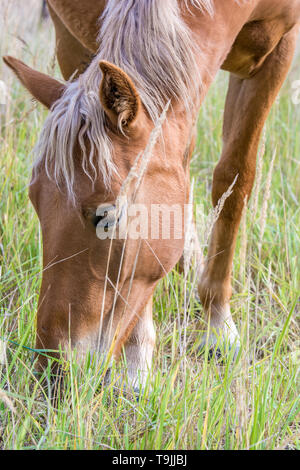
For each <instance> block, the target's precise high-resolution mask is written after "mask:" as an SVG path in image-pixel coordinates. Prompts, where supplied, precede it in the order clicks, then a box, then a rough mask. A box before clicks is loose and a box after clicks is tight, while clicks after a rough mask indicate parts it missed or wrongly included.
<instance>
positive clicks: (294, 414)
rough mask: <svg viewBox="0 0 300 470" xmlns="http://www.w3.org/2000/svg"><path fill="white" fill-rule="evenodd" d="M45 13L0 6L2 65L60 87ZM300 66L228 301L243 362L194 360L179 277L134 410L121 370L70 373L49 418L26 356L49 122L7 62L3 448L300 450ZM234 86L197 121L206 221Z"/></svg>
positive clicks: (284, 102) (221, 86)
mask: <svg viewBox="0 0 300 470" xmlns="http://www.w3.org/2000/svg"><path fill="white" fill-rule="evenodd" d="M25 4H26V6H24V5H25ZM38 4H39V2H38V1H34V0H30V1H26V2H22V1H21V0H9V1H8V0H1V3H0V51H1V55H4V54H11V55H14V56H16V57H18V58H20V59H22V60H24V61H25V62H26V63H28V64H29V65H31V66H33V67H35V68H37V69H39V70H41V71H44V72H48V73H51V74H52V75H54V76H57V77H60V74H59V70H58V68H57V66H56V65H55V61H54V52H55V47H54V32H53V30H52V25H51V23H50V22H49V23H48V22H46V23H43V24H40V23H39V21H38V14H37V9H36V7H37V5H38ZM28 5H29V7H28ZM31 7H32V8H31ZM299 66H300V58H299V57H297V58H296V59H295V62H294V65H293V68H292V70H291V73H290V75H289V78H288V80H287V81H286V83H285V85H284V87H283V89H282V91H281V93H280V96H279V98H278V100H277V102H276V103H275V105H274V107H273V109H272V112H271V115H270V117H269V119H268V122H267V124H266V127H265V137H264V139H263V142H262V145H261V150H260V154H259V159H258V176H257V183H256V186H255V189H254V193H253V195H252V198H251V201H250V204H249V208H248V209H247V210H246V211H245V214H244V217H243V221H242V225H241V229H240V236H239V241H238V246H237V250H236V256H235V261H234V281H233V286H234V295H233V298H232V311H233V317H234V319H235V321H236V323H237V325H238V329H239V331H240V333H241V340H242V352H241V355H240V357H239V359H238V361H237V362H236V363H234V364H231V363H230V362H228V363H227V364H224V365H223V366H220V365H218V364H217V363H214V362H210V363H209V362H208V361H207V354H206V355H204V356H199V355H197V353H196V348H195V347H194V346H195V344H197V331H199V329H201V309H200V312H199V305H198V304H197V302H196V301H194V300H193V299H192V300H191V302H190V305H189V308H188V309H187V308H186V305H187V296H186V292H187V291H189V290H190V287H191V286H190V283H191V281H190V280H189V279H184V278H182V277H181V276H180V275H179V274H178V273H177V272H175V271H174V272H172V273H171V274H170V275H169V276H168V277H167V278H165V279H164V280H163V281H162V282H161V283H160V285H159V287H158V289H157V291H156V295H155V304H154V316H155V320H156V321H155V324H156V332H157V341H156V349H155V355H154V361H153V370H152V373H151V374H150V376H149V381H148V385H147V387H146V389H145V391H144V393H143V394H142V396H141V398H140V400H139V402H137V401H136V400H135V399H134V397H131V396H130V395H128V394H127V395H124V394H123V393H120V394H116V393H115V392H114V381H115V379H117V375H118V371H113V373H112V384H111V385H110V386H105V387H103V385H102V378H103V374H104V372H105V371H104V370H103V366H102V368H101V369H99V365H98V364H90V365H88V364H87V365H86V367H84V368H83V367H79V366H78V364H77V363H76V361H75V360H74V361H71V362H70V364H69V366H68V372H69V374H68V379H67V383H66V387H65V393H64V396H63V398H62V400H61V401H60V402H59V403H58V404H57V406H56V407H52V406H51V401H50V397H49V395H47V391H45V389H43V388H42V386H41V383H40V381H39V379H38V378H36V376H35V375H34V364H33V353H32V352H31V351H30V350H28V349H25V348H23V346H26V347H28V348H33V347H34V335H35V321H36V309H37V300H38V292H39V285H40V280H41V276H40V272H41V268H42V266H41V259H42V258H41V234H40V231H39V224H38V219H37V216H36V215H35V213H34V210H33V208H32V207H31V204H30V202H29V199H28V195H27V189H28V182H29V178H30V173H31V164H32V159H33V157H32V153H31V152H32V148H33V146H34V143H35V142H36V139H37V136H38V133H39V131H40V129H41V126H42V124H43V121H44V119H45V116H46V112H45V111H44V110H43V109H42V107H41V106H40V105H37V104H36V103H33V102H32V101H31V99H30V97H29V95H28V94H27V93H26V92H25V91H24V89H23V88H22V87H21V85H19V83H18V81H17V80H16V79H15V78H14V77H13V75H12V73H11V72H10V71H9V70H7V68H5V66H4V64H2V63H0V80H3V81H4V82H5V83H6V85H7V89H8V96H7V105H6V107H4V106H3V105H2V106H1V105H0V109H1V111H0V112H1V115H0V116H1V135H0V155H1V158H0V188H1V198H0V212H1V244H0V257H1V284H0V290H1V294H0V299H1V304H0V306H1V311H0V337H2V339H3V338H5V344H6V350H7V361H6V363H5V364H3V365H1V364H0V449H139V450H140V449H161V450H162V449H169V450H172V449H254V450H255V449H300V435H299V416H300V413H299V412H300V402H299V364H300V357H299V303H298V304H297V302H298V297H299V285H300V283H299V226H300V223H299V222H300V221H299V196H300V185H299V154H300V105H298V106H296V105H295V104H293V101H292V94H293V90H292V83H293V82H294V81H295V80H299V79H300V76H299V68H300V67H299ZM226 83H227V76H226V75H225V74H223V73H222V74H220V75H219V76H218V80H217V81H216V82H215V84H214V85H213V87H212V89H211V90H210V92H209V95H208V97H207V100H206V102H205V105H204V106H203V108H202V110H201V113H200V116H199V133H198V143H197V149H196V153H195V155H194V157H193V161H192V176H193V178H194V181H195V188H194V192H195V201H196V202H197V203H201V204H202V205H203V209H204V213H205V214H206V216H207V214H208V213H209V211H210V208H211V203H210V187H211V181H212V170H213V167H214V165H215V164H216V162H217V160H218V156H219V154H220V150H221V128H222V113H223V105H224V99H225V90H226ZM270 186H271V190H270V191H269V187H270ZM201 236H203V238H205V237H204V232H203V234H201V233H200V237H201ZM12 341H13V342H15V343H16V344H14V343H13V342H12Z"/></svg>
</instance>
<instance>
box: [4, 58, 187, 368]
mask: <svg viewBox="0 0 300 470" xmlns="http://www.w3.org/2000/svg"><path fill="white" fill-rule="evenodd" d="M5 62H6V63H7V65H9V66H10V67H11V68H12V69H13V71H14V72H15V73H16V75H17V76H18V78H19V79H20V80H21V82H22V83H23V85H24V86H25V87H26V88H27V89H28V90H29V91H30V92H31V94H32V95H33V96H34V97H35V98H36V99H37V100H38V101H40V102H41V103H43V104H44V105H45V106H46V107H47V108H49V109H50V117H49V118H48V119H51V114H52V113H55V109H56V106H57V103H58V104H59V103H60V102H61V100H64V99H66V98H65V96H66V95H65V92H66V87H68V86H69V85H67V86H65V85H63V84H61V83H60V82H58V81H56V80H54V79H52V78H50V77H49V76H47V75H44V74H41V73H38V72H36V71H34V70H32V69H30V68H29V67H27V66H26V65H25V64H23V63H22V62H20V61H18V60H16V59H13V58H10V57H7V58H5ZM100 68H101V70H102V79H101V83H100V88H99V89H98V91H97V100H96V106H99V108H101V109H102V112H103V116H105V132H106V133H107V135H108V137H109V141H110V143H111V148H112V152H111V155H112V157H111V159H112V161H111V163H112V166H113V167H114V168H115V169H116V171H115V170H113V171H112V172H111V175H110V183H109V184H106V182H105V181H104V178H103V175H101V174H99V172H98V173H97V171H96V170H95V166H97V165H96V163H95V162H97V159H98V158H100V159H101V148H100V149H99V148H94V153H95V155H94V156H93V158H87V156H86V155H84V154H83V152H82V142H83V140H84V143H85V147H86V148H87V149H88V152H90V150H91V145H92V144H91V143H90V142H89V134H88V131H86V132H81V133H80V132H79V133H78V135H77V136H75V137H76V138H75V140H74V145H73V146H72V161H70V159H69V160H68V158H67V156H65V155H60V158H62V159H63V158H64V157H65V162H64V163H63V164H62V163H61V167H62V168H63V165H65V168H64V171H65V172H67V171H68V165H69V166H70V165H71V170H70V171H71V173H72V191H73V194H74V195H75V202H74V201H72V198H70V194H69V193H70V191H68V190H67V187H66V185H64V184H65V183H66V181H65V180H64V179H62V180H61V181H60V182H59V181H58V180H57V179H59V175H58V177H57V178H54V177H52V176H53V174H54V173H55V165H56V162H55V159H54V160H53V161H49V159H48V160H47V152H48V151H50V150H49V149H52V150H53V148H54V149H55V146H56V145H57V142H56V139H57V138H58V134H59V130H60V129H59V125H58V126H57V128H56V131H55V132H53V133H52V134H51V133H50V135H51V137H49V139H50V140H51V142H48V143H49V145H46V146H44V148H45V155H43V156H42V157H41V159H40V161H39V163H38V165H37V166H36V168H35V169H34V171H33V177H32V181H31V184H30V191H29V192H30V199H31V201H32V203H33V206H34V208H35V210H36V212H37V214H38V217H39V220H40V224H41V228H42V234H43V277H42V285H41V292H40V299H39V306H38V319H37V347H38V348H42V349H54V350H57V349H58V348H59V347H60V346H61V347H62V349H66V348H67V345H68V344H69V340H70V341H71V345H72V347H77V348H78V349H79V350H80V351H85V350H91V351H105V350H107V348H109V346H110V344H111V341H112V339H113V337H114V335H116V338H115V339H116V342H115V349H114V353H115V355H116V356H117V355H118V354H119V353H120V350H121V349H122V347H123V346H124V345H126V342H127V341H130V340H131V339H130V338H131V334H132V332H133V330H134V328H135V327H136V325H137V323H138V321H139V319H140V318H141V316H142V315H143V310H144V308H145V306H146V304H147V302H148V301H149V299H150V298H151V296H152V293H153V290H154V288H155V285H156V283H157V282H158V280H159V279H160V278H161V277H162V276H163V275H165V274H166V273H167V272H168V271H169V270H170V269H171V268H172V267H173V266H174V265H175V264H176V262H177V261H178V259H179V258H180V256H181V253H182V249H183V234H182V235H181V236H180V235H179V236H173V234H172V233H171V232H170V237H168V236H165V237H163V236H162V235H161V233H160V232H159V231H157V221H158V223H159V224H161V215H160V219H159V220H158V219H157V220H156V221H155V220H153V212H152V218H151V209H152V207H155V208H156V209H157V207H158V205H159V204H165V205H166V207H167V206H168V207H169V206H172V205H175V204H177V205H178V206H180V207H183V205H184V203H186V202H187V197H188V189H187V186H188V183H187V178H186V166H185V164H184V161H183V160H184V159H183V155H184V150H185V148H184V142H186V139H185V137H186V136H185V135H183V132H180V129H179V132H177V133H174V132H173V133H172V126H171V125H170V128H169V129H168V130H166V129H165V128H164V129H163V132H164V134H165V139H164V142H163V143H162V141H161V140H159V141H158V142H157V144H156V145H155V147H154V152H153V155H152V157H151V159H150V161H149V164H148V166H147V171H144V174H142V175H141V174H140V175H138V174H136V173H139V171H140V169H141V167H142V166H143V162H142V157H141V159H140V161H139V162H138V163H139V164H136V162H137V156H138V155H139V154H141V152H143V151H144V149H145V147H146V146H147V143H148V141H149V138H150V135H151V132H152V130H153V127H154V126H153V122H152V120H151V119H150V118H149V117H148V114H147V113H146V111H145V109H144V106H143V105H142V103H141V100H140V97H139V94H138V92H137V90H136V88H135V86H134V84H133V82H132V81H131V79H130V78H129V77H128V76H127V75H126V74H125V73H124V72H123V71H122V70H121V69H119V68H118V67H116V66H114V65H112V64H109V63H107V62H101V63H100ZM68 109H69V110H70V107H69V108H68ZM74 112H76V110H75V108H74ZM60 117H61V116H60ZM82 119H83V120H84V116H83V118H82ZM172 119H173V121H174V125H175V124H176V123H175V119H174V118H172V116H171V117H170V122H172ZM176 125H177V124H176ZM82 129H84V122H83V123H82ZM170 129H171V130H170ZM102 131H103V130H102ZM60 139H63V137H62V136H60ZM98 153H99V154H98ZM178 155H180V156H181V157H180V158H179V159H178ZM46 161H47V162H48V163H47V164H45V162H46ZM135 164H136V170H135V173H134V174H131V173H132V172H131V170H132V168H133V167H134V168H135ZM94 170H95V171H96V173H97V176H96V177H95V178H94V182H93V183H92V182H91V178H90V175H91V174H93V171H94ZM128 175H129V176H128ZM124 181H125V189H124ZM120 190H121V192H122V191H123V193H122V197H121V198H120V197H119V195H120ZM120 201H121V202H120ZM133 202H134V203H135V204H139V206H136V207H138V210H136V211H133V212H131V219H130V217H129V219H128V220H126V223H124V220H125V218H126V216H125V215H124V213H125V212H126V209H128V207H129V206H130V204H132V203H133ZM156 205H157V206H156ZM154 212H155V211H154ZM156 213H157V211H156ZM177 215H178V214H177ZM168 216H170V214H168ZM172 217H173V216H171V217H170V218H171V231H172V229H173V228H174V227H173V226H174V223H172V222H173V220H174V219H172ZM129 220H131V221H132V222H133V227H134V229H135V230H134V231H135V235H136V234H137V233H138V234H142V236H130V234H129V235H128V231H127V229H128V223H127V222H128V221H129ZM143 224H145V226H147V230H144V228H145V227H140V225H143ZM153 224H154V225H155V227H154V231H151V230H153ZM107 233H110V234H112V233H114V235H113V236H106V234H107ZM116 233H117V235H116ZM163 238H165V239H163ZM41 361H43V358H41ZM42 365H43V364H42Z"/></svg>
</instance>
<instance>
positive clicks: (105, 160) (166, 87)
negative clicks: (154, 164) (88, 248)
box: [36, 0, 213, 201]
mask: <svg viewBox="0 0 300 470" xmlns="http://www.w3.org/2000/svg"><path fill="white" fill-rule="evenodd" d="M185 3H186V6H187V8H188V7H189V6H190V5H193V6H195V7H198V8H200V9H202V10H205V11H206V12H207V13H209V14H213V0H185ZM101 20H102V26H101V28H100V33H99V44H100V47H99V51H98V53H97V55H96V57H95V58H94V59H93V61H92V62H91V64H90V66H89V67H88V69H87V70H86V71H85V72H84V73H83V74H82V75H81V76H80V77H79V79H77V80H76V81H74V82H71V83H69V84H68V85H67V87H66V90H65V93H64V94H63V96H62V97H61V99H60V100H59V101H57V102H56V103H55V105H54V107H53V109H52V110H51V113H50V114H49V116H48V118H47V119H46V122H45V125H44V127H43V130H42V133H41V135H40V139H39V141H38V144H37V146H36V154H37V160H36V168H38V166H39V165H40V164H45V168H46V171H47V174H48V176H49V178H50V179H52V180H54V181H55V182H56V184H57V185H58V186H64V187H65V188H66V190H67V193H68V195H69V197H70V198H71V199H72V200H73V201H75V194H74V180H75V165H74V154H73V151H74V146H75V143H77V142H78V143H79V146H80V148H81V151H82V155H83V157H82V168H83V171H84V172H85V173H86V174H87V175H88V176H89V178H90V179H91V180H92V181H95V179H96V178H97V177H98V176H99V175H102V177H103V180H104V184H105V186H106V187H107V188H108V187H109V183H110V180H111V177H112V174H113V173H114V172H115V171H116V168H115V165H114V163H113V159H112V143H111V141H110V139H109V137H108V135H107V130H106V127H105V116H104V111H103V108H102V107H101V105H100V101H99V96H98V92H99V87H100V81H101V71H100V69H99V61H100V60H106V61H109V62H112V63H113V64H115V65H117V66H119V67H120V68H122V69H123V70H124V71H125V72H126V73H127V74H128V75H129V76H130V77H131V78H132V79H133V81H134V83H135V85H136V87H137V90H138V92H139V94H140V97H141V100H142V102H143V104H144V106H145V108H146V109H147V111H148V113H149V115H150V117H151V118H152V120H153V121H154V122H155V121H156V120H157V119H158V117H159V115H160V113H161V111H162V109H163V108H164V107H165V105H166V102H167V101H168V100H169V99H171V98H174V97H176V98H179V99H181V100H182V101H183V102H184V104H185V106H186V109H189V108H190V106H191V105H192V103H191V96H192V94H193V93H192V92H193V90H191V87H192V86H193V84H194V83H196V82H197V81H198V83H199V78H198V80H196V75H197V67H196V61H195V50H194V49H193V47H191V44H193V41H192V39H191V32H190V30H189V29H188V27H187V26H186V24H185V23H184V22H183V20H182V18H181V15H180V10H179V6H178V3H177V0H164V1H163V2H162V1H161V0H138V1H137V0H128V1H126V2H120V1H119V0H110V1H109V2H107V5H106V8H105V10H104V12H103V15H102V18H101ZM194 91H196V90H194ZM85 139H88V142H89V151H87V149H86V145H85Z"/></svg>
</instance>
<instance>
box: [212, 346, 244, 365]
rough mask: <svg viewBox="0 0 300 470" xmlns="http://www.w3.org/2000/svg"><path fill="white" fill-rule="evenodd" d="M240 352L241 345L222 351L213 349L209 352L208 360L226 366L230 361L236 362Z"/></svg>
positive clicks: (217, 348) (218, 348) (216, 348)
mask: <svg viewBox="0 0 300 470" xmlns="http://www.w3.org/2000/svg"><path fill="white" fill-rule="evenodd" d="M239 351H240V345H239V344H238V345H232V346H230V347H229V348H228V347H227V349H225V348H224V349H223V350H221V348H220V347H215V348H214V347H212V348H210V349H209V351H208V360H209V361H212V360H215V362H216V363H217V364H219V365H222V366H223V365H224V364H225V363H226V362H228V360H230V362H235V361H236V359H237V357H238V354H239Z"/></svg>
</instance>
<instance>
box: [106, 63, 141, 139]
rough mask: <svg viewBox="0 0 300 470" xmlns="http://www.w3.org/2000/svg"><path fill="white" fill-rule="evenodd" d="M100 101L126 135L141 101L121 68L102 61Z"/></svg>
mask: <svg viewBox="0 0 300 470" xmlns="http://www.w3.org/2000/svg"><path fill="white" fill-rule="evenodd" d="M99 66H100V69H101V70H102V74H103V77H102V81H101V85H100V101H101V103H102V106H103V108H104V111H105V112H106V114H107V115H108V117H109V119H110V120H111V122H112V123H113V125H114V126H117V127H118V128H119V130H120V131H121V132H123V133H124V131H125V130H126V129H129V127H130V126H131V125H132V124H133V123H134V121H135V120H136V118H137V116H138V114H139V111H140V107H141V100H140V97H139V95H138V92H137V90H136V88H135V86H134V84H133V82H132V80H131V79H130V78H129V77H128V75H127V74H126V73H125V72H123V70H121V69H120V68H119V67H117V66H116V65H113V64H111V63H109V62H106V61H101V62H100V64H99Z"/></svg>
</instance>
